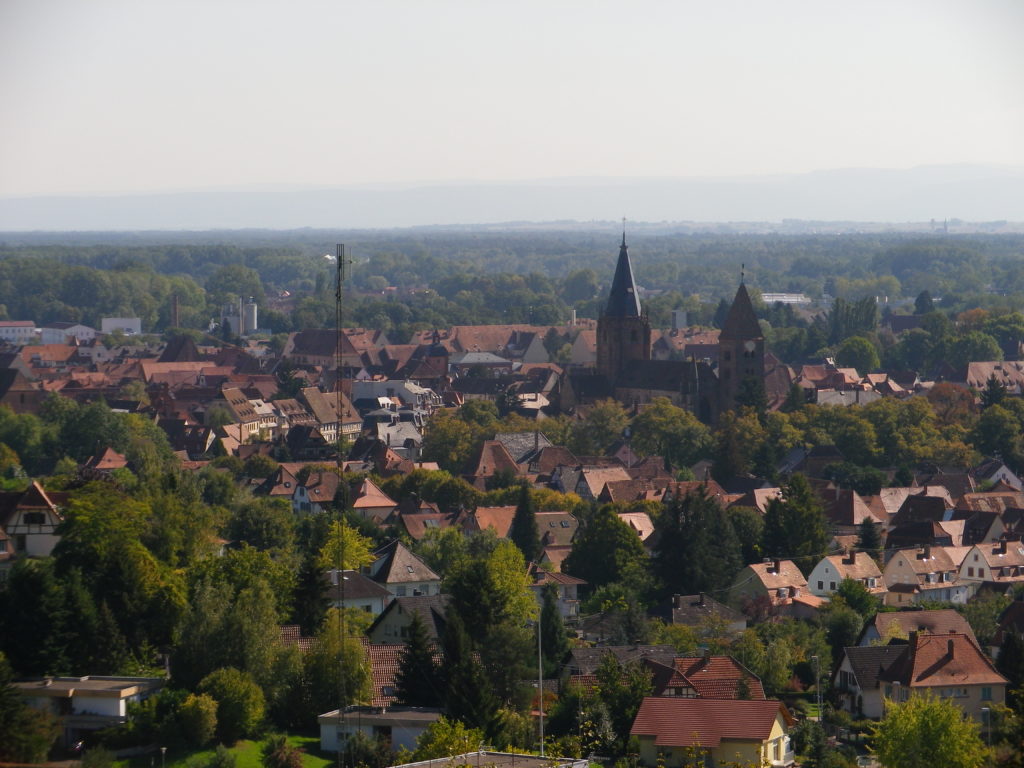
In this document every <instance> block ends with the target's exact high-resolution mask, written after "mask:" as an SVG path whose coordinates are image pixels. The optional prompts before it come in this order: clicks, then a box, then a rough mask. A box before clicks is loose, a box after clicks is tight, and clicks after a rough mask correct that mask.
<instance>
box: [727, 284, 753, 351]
mask: <svg viewBox="0 0 1024 768" xmlns="http://www.w3.org/2000/svg"><path fill="white" fill-rule="evenodd" d="M763 335H764V333H763V332H762V331H761V326H760V324H759V323H758V322H757V314H756V313H755V312H754V305H753V304H751V302H750V294H749V293H747V286H746V285H745V284H743V283H740V287H739V290H738V291H736V298H735V299H733V300H732V306H731V307H729V314H728V315H726V316H725V323H724V324H723V325H722V333H721V335H720V337H719V338H729V339H748V338H749V339H756V338H758V337H760V336H763Z"/></svg>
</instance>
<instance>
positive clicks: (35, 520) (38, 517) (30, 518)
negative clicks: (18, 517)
mask: <svg viewBox="0 0 1024 768" xmlns="http://www.w3.org/2000/svg"><path fill="white" fill-rule="evenodd" d="M23 520H24V523H25V525H42V524H43V523H45V522H46V515H44V514H43V513H42V512H26V513H25V517H24V518H23Z"/></svg>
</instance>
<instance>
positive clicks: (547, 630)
mask: <svg viewBox="0 0 1024 768" xmlns="http://www.w3.org/2000/svg"><path fill="white" fill-rule="evenodd" d="M542 599H543V604H542V605H541V609H540V630H541V635H540V642H541V650H542V652H543V655H544V676H545V677H549V676H552V675H555V676H557V674H558V672H559V671H560V669H561V665H562V662H563V661H564V660H565V657H566V656H568V655H569V638H568V637H567V636H566V634H565V622H564V621H563V620H562V612H561V611H560V610H558V589H557V587H555V585H554V584H548V585H547V586H546V587H544V592H543V595H542Z"/></svg>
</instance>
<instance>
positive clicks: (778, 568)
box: [772, 559, 782, 573]
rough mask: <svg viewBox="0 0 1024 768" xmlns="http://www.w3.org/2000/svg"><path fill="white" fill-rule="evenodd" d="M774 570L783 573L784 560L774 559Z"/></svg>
mask: <svg viewBox="0 0 1024 768" xmlns="http://www.w3.org/2000/svg"><path fill="white" fill-rule="evenodd" d="M772 570H773V571H774V572H775V573H782V561H781V560H778V559H776V560H772Z"/></svg>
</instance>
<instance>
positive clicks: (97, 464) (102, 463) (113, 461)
mask: <svg viewBox="0 0 1024 768" xmlns="http://www.w3.org/2000/svg"><path fill="white" fill-rule="evenodd" d="M85 466H86V467H89V468H90V469H98V470H101V471H108V472H109V471H110V470H114V469H123V468H124V467H127V466H128V460H127V459H126V458H125V457H124V456H123V455H121V454H120V453H118V452H117V451H115V450H114V449H113V448H110V447H109V446H108V447H107V448H105V449H104V450H103V451H101V452H100V453H98V454H96V455H95V456H93V457H92V458H91V459H89V461H87V462H86V463H85Z"/></svg>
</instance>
